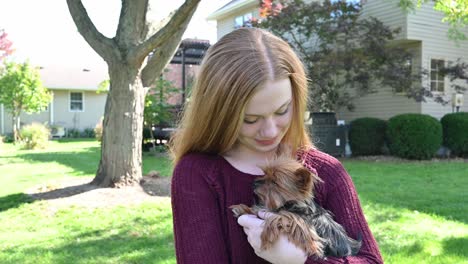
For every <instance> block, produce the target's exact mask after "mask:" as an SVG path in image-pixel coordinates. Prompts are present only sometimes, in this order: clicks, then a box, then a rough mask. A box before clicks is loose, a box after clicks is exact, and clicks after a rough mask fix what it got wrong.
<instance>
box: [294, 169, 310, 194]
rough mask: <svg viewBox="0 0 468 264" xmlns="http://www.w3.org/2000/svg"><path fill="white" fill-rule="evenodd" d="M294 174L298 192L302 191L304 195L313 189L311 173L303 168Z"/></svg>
mask: <svg viewBox="0 0 468 264" xmlns="http://www.w3.org/2000/svg"><path fill="white" fill-rule="evenodd" d="M294 174H295V175H296V177H297V179H298V183H299V185H300V190H301V191H303V192H304V193H306V192H307V193H308V192H310V191H311V190H312V187H313V186H312V185H313V182H312V173H311V172H310V171H309V170H308V169H306V168H304V167H300V168H298V169H297V170H296V171H295V172H294Z"/></svg>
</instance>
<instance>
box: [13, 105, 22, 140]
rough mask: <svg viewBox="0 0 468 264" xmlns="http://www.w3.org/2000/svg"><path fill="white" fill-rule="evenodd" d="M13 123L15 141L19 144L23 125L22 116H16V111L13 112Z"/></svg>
mask: <svg viewBox="0 0 468 264" xmlns="http://www.w3.org/2000/svg"><path fill="white" fill-rule="evenodd" d="M12 121H13V139H14V142H15V143H17V142H18V141H19V140H20V134H19V130H20V124H21V123H20V116H19V115H18V114H16V113H15V111H13V117H12Z"/></svg>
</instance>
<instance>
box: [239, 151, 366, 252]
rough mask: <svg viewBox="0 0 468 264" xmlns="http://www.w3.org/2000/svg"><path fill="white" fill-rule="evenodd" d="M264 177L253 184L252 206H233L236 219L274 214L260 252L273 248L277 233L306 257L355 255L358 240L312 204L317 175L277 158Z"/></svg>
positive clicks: (286, 158) (265, 231)
mask: <svg viewBox="0 0 468 264" xmlns="http://www.w3.org/2000/svg"><path fill="white" fill-rule="evenodd" d="M262 169H263V171H264V173H265V175H264V176H261V177H259V178H257V179H256V180H255V181H254V184H253V188H254V194H255V195H254V197H255V202H254V205H253V206H252V207H251V208H250V207H248V206H246V205H244V204H239V205H233V206H231V207H230V208H231V210H232V211H233V213H234V216H235V217H239V216H241V215H243V214H254V215H258V212H259V211H266V212H271V213H273V215H272V216H271V217H268V218H267V219H266V220H265V226H264V229H263V231H262V234H261V240H262V249H263V250H265V249H268V248H271V247H272V246H273V244H274V243H275V242H276V240H277V239H278V238H279V235H280V234H285V235H286V236H287V237H288V239H289V241H290V242H291V243H293V244H294V245H296V246H297V247H298V248H301V249H303V250H304V251H305V252H306V254H307V255H308V256H315V257H316V258H321V259H323V258H326V257H327V256H333V257H345V256H349V255H356V254H357V253H358V252H359V249H360V248H361V241H360V240H361V239H360V238H358V240H354V239H352V238H350V237H348V236H347V234H346V231H345V230H344V228H343V227H342V226H341V225H340V224H338V223H337V222H335V221H334V220H333V218H332V216H331V214H330V213H329V212H328V211H327V210H325V209H324V208H322V207H321V206H320V205H318V204H316V203H315V202H314V196H313V189H314V185H315V184H316V183H317V182H319V181H321V179H320V178H318V176H317V175H315V174H313V173H311V172H310V171H309V170H307V169H306V168H304V167H303V166H302V165H301V164H300V163H299V162H297V161H296V160H294V159H292V158H289V157H285V156H282V157H278V158H277V159H276V160H274V161H272V162H270V163H269V164H268V165H267V166H265V167H264V168H262Z"/></svg>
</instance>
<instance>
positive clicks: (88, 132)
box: [81, 127, 96, 138]
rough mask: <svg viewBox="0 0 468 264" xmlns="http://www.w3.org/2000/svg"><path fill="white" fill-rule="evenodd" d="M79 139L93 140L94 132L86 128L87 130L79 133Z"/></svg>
mask: <svg viewBox="0 0 468 264" xmlns="http://www.w3.org/2000/svg"><path fill="white" fill-rule="evenodd" d="M81 137H82V138H95V137H96V133H95V132H94V129H93V128H89V127H88V128H85V129H83V131H82V132H81Z"/></svg>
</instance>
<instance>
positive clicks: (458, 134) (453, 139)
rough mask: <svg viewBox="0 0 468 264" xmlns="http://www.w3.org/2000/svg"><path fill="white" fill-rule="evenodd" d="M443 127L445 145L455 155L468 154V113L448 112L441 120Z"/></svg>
mask: <svg viewBox="0 0 468 264" xmlns="http://www.w3.org/2000/svg"><path fill="white" fill-rule="evenodd" d="M440 122H441V123H442V129H443V135H444V136H443V139H444V141H443V142H444V146H446V147H448V148H449V149H450V150H451V151H452V152H453V153H454V154H455V155H459V156H467V155H468V113H466V112H462V113H453V114H446V115H445V116H444V117H442V119H441V120H440Z"/></svg>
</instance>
